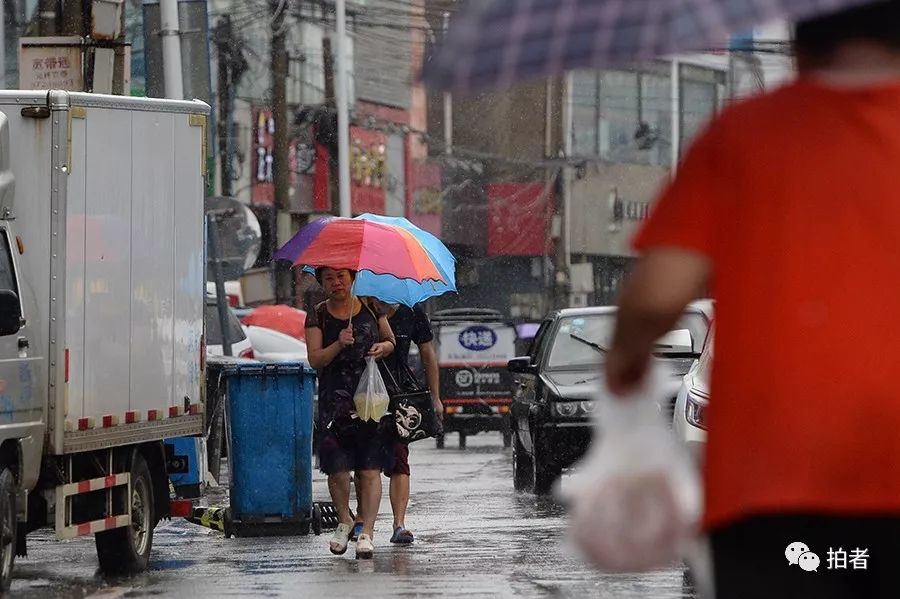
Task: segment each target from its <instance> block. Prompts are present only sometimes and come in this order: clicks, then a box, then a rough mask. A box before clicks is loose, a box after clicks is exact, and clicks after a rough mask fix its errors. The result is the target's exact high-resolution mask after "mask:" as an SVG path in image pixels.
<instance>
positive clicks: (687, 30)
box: [423, 0, 874, 92]
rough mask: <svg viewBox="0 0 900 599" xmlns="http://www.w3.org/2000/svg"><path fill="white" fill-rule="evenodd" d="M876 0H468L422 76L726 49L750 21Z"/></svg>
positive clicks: (518, 73)
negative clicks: (731, 38)
mask: <svg viewBox="0 0 900 599" xmlns="http://www.w3.org/2000/svg"><path fill="white" fill-rule="evenodd" d="M873 1H874V0H469V2H468V3H467V4H466V5H465V7H464V8H463V9H462V10H461V11H460V13H459V14H458V15H457V16H456V17H454V19H453V21H451V25H450V29H449V32H448V35H447V39H446V40H445V43H444V44H443V45H442V46H441V47H440V48H439V49H438V51H437V54H436V55H435V56H434V57H433V58H432V60H431V61H430V62H429V63H428V64H426V66H425V70H424V74H423V75H424V79H425V82H426V83H428V84H429V85H431V86H434V87H437V88H440V89H450V90H453V91H460V92H470V91H474V90H477V89H480V88H486V87H506V86H509V85H510V84H513V83H516V82H518V81H522V80H526V79H530V78H535V77H549V76H556V75H559V74H561V73H563V72H565V71H568V70H572V69H579V68H599V67H604V66H610V65H614V64H623V63H631V62H635V61H639V60H648V59H652V58H656V57H658V56H662V55H665V54H671V53H675V52H682V51H687V50H702V49H709V48H725V47H726V42H727V40H728V37H729V35H730V34H732V33H735V32H740V31H746V30H747V29H749V28H750V27H753V26H754V25H758V24H761V23H765V22H768V21H772V20H775V19H786V20H789V21H795V20H802V19H808V18H811V17H815V16H818V15H825V14H828V13H832V12H837V11H839V10H841V9H845V8H851V7H854V6H858V5H861V4H866V3H871V2H873Z"/></svg>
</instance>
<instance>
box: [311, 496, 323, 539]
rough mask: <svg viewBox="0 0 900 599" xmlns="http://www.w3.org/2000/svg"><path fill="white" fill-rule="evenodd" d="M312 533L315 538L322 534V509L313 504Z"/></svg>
mask: <svg viewBox="0 0 900 599" xmlns="http://www.w3.org/2000/svg"><path fill="white" fill-rule="evenodd" d="M312 531H313V534H314V535H316V536H319V535H320V534H322V508H321V507H319V505H318V504H313V509H312Z"/></svg>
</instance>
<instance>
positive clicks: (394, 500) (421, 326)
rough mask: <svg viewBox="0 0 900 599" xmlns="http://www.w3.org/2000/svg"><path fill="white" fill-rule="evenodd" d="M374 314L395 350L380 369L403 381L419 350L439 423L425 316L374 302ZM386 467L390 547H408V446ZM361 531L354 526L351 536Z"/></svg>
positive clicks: (400, 447) (395, 451)
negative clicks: (383, 320)
mask: <svg viewBox="0 0 900 599" xmlns="http://www.w3.org/2000/svg"><path fill="white" fill-rule="evenodd" d="M373 303H374V304H375V306H376V311H377V312H378V313H379V314H384V315H386V316H387V318H388V322H389V323H390V325H391V330H392V331H393V332H394V339H395V340H396V342H397V348H396V350H394V352H393V353H391V355H390V356H388V357H386V358H385V359H384V368H388V369H389V370H390V372H391V374H392V375H393V377H394V379H395V380H397V381H402V380H403V379H404V378H406V377H407V376H408V375H407V369H406V368H405V365H406V364H407V360H408V358H409V349H410V346H411V344H412V343H415V344H416V346H417V347H418V348H419V355H420V356H421V358H422V366H423V367H424V370H425V379H426V382H427V383H428V388H429V390H430V391H431V398H432V401H433V402H434V411H435V414H437V416H438V418H439V419H441V420H442V421H443V418H444V406H443V404H442V403H441V398H440V385H439V382H438V381H439V379H438V363H437V354H436V353H435V350H434V343H432V341H433V339H434V334H433V333H432V332H431V324H430V323H429V322H428V316H427V315H426V314H425V311H424V310H423V309H422V308H421V306H415V307H414V308H408V307H407V306H401V305H399V304H384V303H382V302H378V301H374V302H373ZM390 453H391V456H390V459H389V460H388V463H386V464H385V468H384V473H385V475H386V476H388V477H390V479H391V489H390V495H391V510H392V511H393V513H394V528H393V531H394V532H393V534H392V535H391V543H396V544H400V545H408V544H410V543H412V542H413V541H414V540H415V537H414V536H413V534H412V532H410V531H409V530H408V529H407V528H406V509H407V507H408V505H409V475H410V470H409V445H406V444H405V443H395V444H394V447H393V451H391V452H390ZM360 528H361V525H360V523H358V522H357V523H356V526H355V527H354V531H353V532H354V534H356V533H357V532H358V530H359V529H360Z"/></svg>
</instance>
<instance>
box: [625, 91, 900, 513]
mask: <svg viewBox="0 0 900 599" xmlns="http://www.w3.org/2000/svg"><path fill="white" fill-rule="evenodd" d="M666 246H668V247H677V248H686V249H690V250H695V251H698V252H701V253H703V254H705V255H707V256H709V258H710V259H711V261H712V264H713V271H714V272H713V281H712V292H713V296H714V297H715V298H716V300H717V303H716V356H715V361H714V367H713V375H712V388H711V396H712V400H711V403H710V408H709V413H708V415H709V438H708V446H707V457H706V471H705V478H706V496H707V507H706V509H707V513H706V525H707V526H708V527H715V526H719V525H723V524H727V523H729V522H731V521H734V520H735V519H738V518H742V517H746V516H751V515H757V514H772V513H789V512H812V513H825V514H838V515H840V514H848V515H850V514H894V515H900V82H898V83H897V84H896V85H894V84H890V85H881V86H877V87H868V88H861V89H839V88H830V87H825V86H823V85H820V84H818V83H815V82H813V81H807V80H801V81H799V82H797V83H794V84H792V85H790V86H787V87H784V88H782V89H780V90H777V91H775V92H773V93H771V94H768V95H766V96H762V97H758V98H755V99H751V100H748V101H746V102H743V103H740V104H736V105H735V106H733V107H731V108H729V109H728V110H726V111H725V112H724V113H723V114H722V115H721V116H720V117H719V118H718V119H717V120H716V121H715V122H714V123H713V124H712V125H711V126H710V127H709V129H708V130H707V131H706V132H705V133H704V134H703V135H702V136H701V138H700V139H698V140H697V141H696V143H695V144H694V146H693V148H692V149H691V150H690V152H689V154H688V156H687V157H686V159H685V161H684V163H683V165H682V166H681V168H680V170H679V172H678V174H677V177H676V178H675V180H674V181H673V182H672V184H671V186H670V187H669V188H668V189H667V190H666V191H665V192H664V194H663V196H662V198H661V199H660V201H659V203H658V204H657V206H656V208H655V210H654V212H653V214H652V216H651V218H650V220H649V221H648V222H647V223H646V226H645V228H644V229H643V231H642V232H641V233H640V234H639V235H638V238H637V239H636V242H635V247H636V248H637V249H638V250H646V249H648V248H652V247H666Z"/></svg>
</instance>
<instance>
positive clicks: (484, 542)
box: [12, 434, 690, 599]
mask: <svg viewBox="0 0 900 599" xmlns="http://www.w3.org/2000/svg"><path fill="white" fill-rule="evenodd" d="M455 441H456V439H455V436H451V437H448V442H447V447H448V448H447V449H444V450H438V449H435V447H434V444H433V443H430V442H422V443H419V444H416V445H414V446H413V451H412V459H411V463H412V471H413V479H412V481H413V497H412V501H411V504H410V513H409V516H408V517H407V526H408V527H409V528H410V529H411V530H412V531H413V532H414V533H415V534H416V543H415V544H414V545H412V546H410V547H397V546H392V545H391V544H390V543H389V542H388V539H389V537H390V528H391V517H390V504H389V502H388V499H387V484H385V495H384V500H383V502H382V507H381V509H382V514H381V516H380V517H379V524H378V526H377V528H376V539H375V545H376V547H375V559H374V560H372V561H357V560H355V559H354V557H353V555H354V554H353V549H352V547H351V549H350V550H349V551H348V552H347V554H346V555H344V556H341V557H336V556H333V555H331V554H330V553H329V552H328V539H329V536H330V535H329V534H327V533H326V534H323V535H322V536H320V537H316V536H313V535H310V536H308V537H293V538H284V537H283V538H256V539H254V538H241V539H225V538H224V536H223V535H221V534H219V533H216V532H212V531H210V530H207V529H204V528H201V527H198V526H195V525H193V524H189V523H187V522H185V521H172V522H163V523H161V524H160V526H159V527H158V528H157V529H156V535H155V538H154V546H153V560H152V563H151V570H150V571H149V572H147V573H145V574H143V575H141V576H138V577H134V578H129V579H121V580H104V579H103V578H102V577H101V576H100V575H99V574H98V573H97V558H96V554H95V551H94V542H93V539H91V538H84V539H77V540H75V541H71V542H67V543H59V542H57V541H56V540H55V538H54V537H53V535H52V533H50V532H45V531H39V532H36V533H34V534H32V535H30V536H29V556H28V558H25V559H20V560H18V561H17V564H16V575H15V576H16V577H15V580H14V582H13V587H12V596H14V597H92V596H96V597H105V598H115V597H148V596H158V597H189V598H191V599H195V598H199V597H275V596H293V597H299V596H303V597H335V596H341V597H347V598H351V599H352V598H354V597H366V598H368V597H396V596H405V597H411V596H422V597H435V596H448V597H458V596H468V597H579V598H580V597H598V598H616V599H623V598H636V597H647V598H653V599H678V598H682V597H690V595H689V594H688V593H686V592H684V591H683V589H682V573H681V570H680V569H672V570H666V571H661V572H657V573H653V574H649V575H641V576H608V575H599V574H597V573H595V572H593V571H592V570H591V569H590V568H588V567H587V566H586V565H585V564H584V563H583V562H582V561H581V560H580V559H579V558H578V557H577V555H576V554H575V553H574V552H573V551H572V550H571V549H570V548H569V547H568V546H567V544H566V541H565V534H566V519H565V511H564V509H563V508H562V507H561V506H560V505H558V504H556V503H554V502H553V501H552V500H548V499H535V498H534V497H533V496H529V495H523V494H519V493H516V492H514V491H513V489H512V479H511V468H512V461H511V456H510V452H509V450H504V449H503V448H502V445H501V440H500V437H499V435H496V434H488V435H479V436H476V437H470V439H469V448H468V449H466V450H462V451H461V450H458V449H455V448H454V444H455ZM314 476H315V482H314V496H315V499H322V500H325V499H327V490H326V488H325V484H324V479H323V478H322V476H321V475H320V474H319V473H318V472H316V473H315V474H314Z"/></svg>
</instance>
